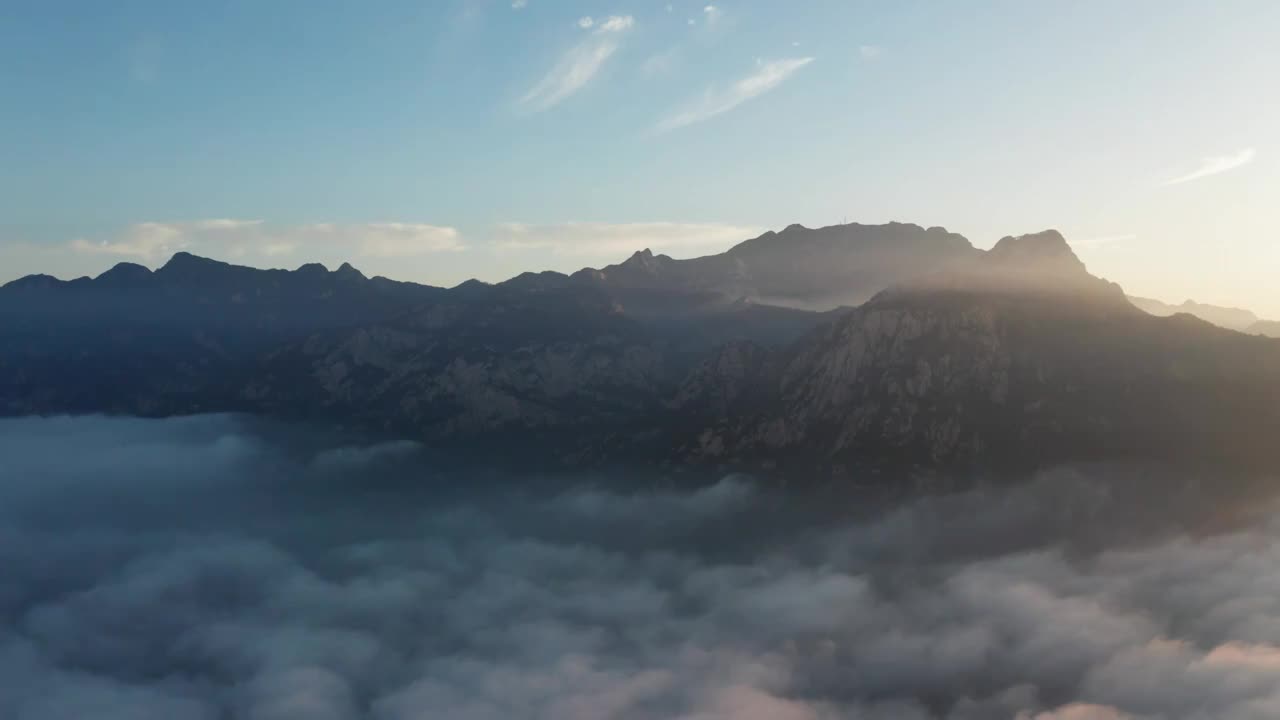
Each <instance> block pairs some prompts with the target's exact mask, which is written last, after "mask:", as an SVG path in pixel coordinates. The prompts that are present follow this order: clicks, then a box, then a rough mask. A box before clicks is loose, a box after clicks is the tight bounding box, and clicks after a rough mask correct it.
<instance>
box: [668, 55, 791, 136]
mask: <svg viewBox="0 0 1280 720" xmlns="http://www.w3.org/2000/svg"><path fill="white" fill-rule="evenodd" d="M813 60H814V59H813V58H811V57H802V58H787V59H783V60H772V61H769V62H763V63H760V65H759V67H757V68H756V71H755V72H754V73H752V74H750V75H748V76H746V77H744V78H742V79H741V80H738V81H737V82H735V83H734V84H733V85H731V86H730V87H729V88H727V89H724V90H719V91H714V90H713V91H709V92H707V93H706V94H705V95H704V96H703V97H702V99H701V100H699V101H698V102H696V103H693V104H691V105H690V106H689V107H687V108H685V109H683V110H680V111H679V112H676V113H675V114H673V115H671V116H669V117H667V118H665V119H663V120H662V121H661V122H659V123H658V126H657V128H656V129H657V131H658V132H667V131H670V130H676V129H678V128H682V127H686V126H688V125H693V124H695V123H700V122H702V121H704V120H709V119H711V118H713V117H715V116H717V115H720V114H722V113H726V112H729V111H730V110H732V109H734V108H736V107H738V106H739V105H741V104H742V103H744V102H747V101H748V100H751V99H753V98H757V97H760V96H761V95H763V94H765V93H767V92H769V91H770V90H773V89H774V88H776V87H778V86H779V85H781V84H782V83H784V82H786V81H787V79H789V78H790V77H791V76H792V75H794V74H795V73H796V71H797V70H799V69H800V68H802V67H804V66H805V65H808V64H809V63H811V62H813Z"/></svg>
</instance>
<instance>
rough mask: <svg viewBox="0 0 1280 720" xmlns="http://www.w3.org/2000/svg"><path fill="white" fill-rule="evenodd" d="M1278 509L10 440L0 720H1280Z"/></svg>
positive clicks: (282, 438)
mask: <svg viewBox="0 0 1280 720" xmlns="http://www.w3.org/2000/svg"><path fill="white" fill-rule="evenodd" d="M1269 488H1270V483H1268V482H1267V479H1266V478H1249V479H1242V478H1224V477H1214V476H1212V474H1211V473H1205V472H1196V471H1191V470H1183V471H1180V472H1177V473H1173V472H1169V471H1162V470H1158V469H1152V468H1136V467H1131V468H1124V469H1121V468H1115V467H1110V468H1106V467H1087V466H1086V467H1072V468H1061V469H1057V470H1053V471H1048V472H1044V473H1040V474H1039V475H1037V476H1035V477H1033V478H1027V479H1025V480H1023V481H1022V482H1019V483H1016V484H1013V485H1008V486H1001V487H988V488H985V489H975V490H971V491H968V492H964V493H957V494H951V495H946V496H932V497H919V498H915V499H906V500H899V501H896V502H894V503H886V502H884V501H876V502H872V501H871V500H870V499H868V498H865V497H859V496H858V495H857V494H855V493H846V492H837V491H834V490H831V489H826V490H815V491H812V492H811V493H800V492H797V491H794V490H793V491H791V492H790V493H786V494H784V493H782V492H780V491H778V490H776V489H773V488H771V487H770V486H767V485H762V484H760V483H756V482H753V481H751V480H749V479H745V478H737V477H729V478H725V479H723V480H720V481H719V482H718V483H714V484H707V485H699V486H696V487H691V486H690V483H689V482H688V481H682V482H676V481H672V480H664V479H662V478H656V477H655V478H652V479H650V480H645V479H644V478H643V477H641V478H640V479H637V478H634V477H633V478H628V479H627V481H626V482H622V481H614V479H612V478H610V477H606V476H582V477H576V478H548V477H545V476H537V475H532V474H531V475H530V476H528V477H512V476H510V475H503V474H501V473H495V472H480V471H475V472H465V471H462V470H460V469H458V468H457V467H449V466H447V465H445V464H442V463H439V462H437V459H436V458H434V457H433V456H431V455H430V454H428V453H426V452H424V451H422V450H421V449H420V448H418V447H417V446H416V445H413V444H412V443H373V442H363V443H362V442H357V441H352V440H351V439H349V438H346V439H344V438H342V437H339V436H338V435H336V434H325V433H319V432H316V431H310V430H302V429H299V428H288V427H280V426H273V425H269V424H266V423H262V422H259V421H255V420H252V419H249V418H242V417H235V416H203V417H191V418H182V419H171V420H139V419H120V418H115V419H107V418H94V417H90V418H45V419H16V420H0V717H3V718H12V719H13V720H64V719H65V720H72V719H75V720H81V719H82V718H94V719H95V720H139V719H143V720H145V719H149V718H155V719H157V720H188V719H191V720H206V719H207V720H214V719H222V718H249V719H252V720H302V719H306V720H329V719H334V720H337V719H339V718H370V719H376V720H410V719H418V718H447V719H449V720H489V719H494V720H498V719H503V720H505V719H509V718H534V719H540V718H545V719H547V720H552V719H555V720H587V719H596V718H619V719H622V720H628V719H633V718H683V719H685V720H694V719H698V720H713V719H721V718H723V719H726V720H728V719H730V718H733V719H741V720H817V719H826V718H867V719H872V718H874V719H877V720H878V719H884V720H913V719H917V718H919V719H924V718H937V719H944V718H945V719H947V720H979V719H985V718H993V719H994V718H1002V719H1011V718H1018V719H1020V720H1034V719H1038V720H1068V719H1070V720H1096V719H1104V720H1116V719H1121V718H1123V719H1129V718H1153V719H1155V718H1161V719H1170V720H1173V719H1184V718H1185V719H1191V718H1201V719H1204V720H1209V719H1228V720H1233V719H1245V718H1258V719H1262V718H1277V717H1280V523H1278V522H1277V519H1276V518H1277V517H1278V516H1277V515H1276V514H1275V512H1274V511H1275V507H1276V506H1275V503H1274V501H1273V500H1272V499H1271V495H1270V493H1269V492H1268V489H1269Z"/></svg>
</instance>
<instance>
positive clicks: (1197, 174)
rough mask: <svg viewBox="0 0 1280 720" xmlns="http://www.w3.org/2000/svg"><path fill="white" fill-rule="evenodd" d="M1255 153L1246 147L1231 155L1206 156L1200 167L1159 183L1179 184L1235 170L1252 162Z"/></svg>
mask: <svg viewBox="0 0 1280 720" xmlns="http://www.w3.org/2000/svg"><path fill="white" fill-rule="evenodd" d="M1257 154H1258V153H1257V150H1256V149H1254V148H1246V149H1244V150H1241V151H1240V152H1238V153H1235V154H1232V155H1217V156H1214V157H1207V158H1205V159H1204V160H1202V161H1201V162H1200V167H1198V168H1196V169H1195V170H1192V171H1191V172H1189V173H1186V174H1185V175H1178V176H1177V177H1173V178H1170V179H1168V180H1165V181H1164V182H1163V183H1161V184H1162V185H1166V186H1167V185H1180V184H1182V183H1186V182H1191V181H1193V180H1199V179H1200V178H1206V177H1209V176H1211V175H1218V174H1220V173H1224V172H1227V171H1229V170H1235V169H1236V168H1238V167H1243V166H1245V165H1248V164H1249V163H1251V162H1253V159H1254V158H1255V157H1256V156H1257Z"/></svg>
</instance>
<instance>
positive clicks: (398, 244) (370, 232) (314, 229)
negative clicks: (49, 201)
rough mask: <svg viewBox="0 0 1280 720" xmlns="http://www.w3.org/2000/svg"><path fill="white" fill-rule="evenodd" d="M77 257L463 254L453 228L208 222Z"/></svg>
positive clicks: (96, 244)
mask: <svg viewBox="0 0 1280 720" xmlns="http://www.w3.org/2000/svg"><path fill="white" fill-rule="evenodd" d="M70 247H71V249H72V250H73V251H75V252H77V253H86V254H97V255H115V256H119V257H121V258H128V259H132V260H137V261H139V262H144V263H155V262H161V261H164V260H166V259H168V257H169V256H171V255H172V254H174V253H176V252H179V251H184V250H185V251H190V252H194V253H196V254H205V255H210V256H215V257H226V258H232V259H252V258H255V257H258V258H281V257H287V256H289V255H292V254H294V253H296V252H298V251H303V250H305V251H306V252H307V255H308V256H309V257H311V256H314V255H316V254H327V255H334V256H338V257H366V258H403V257H414V256H420V255H426V254H432V253H441V252H458V251H461V250H464V249H466V246H465V244H464V243H463V242H462V238H461V235H460V233H459V232H458V231H457V229H455V228H452V227H444V226H439V225H429V224H425V223H403V222H373V223H350V224H336V223H309V224H301V225H270V224H267V223H264V222H263V221H261V220H232V219H212V220H193V221H187V222H142V223H136V224H134V225H131V226H129V227H128V228H125V229H124V230H123V231H121V232H120V233H118V234H117V235H115V236H114V237H112V238H110V239H101V240H96V241H95V240H89V239H86V238H77V239H75V240H73V241H72V242H71V244H70Z"/></svg>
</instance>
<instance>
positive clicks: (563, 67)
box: [519, 15, 635, 112]
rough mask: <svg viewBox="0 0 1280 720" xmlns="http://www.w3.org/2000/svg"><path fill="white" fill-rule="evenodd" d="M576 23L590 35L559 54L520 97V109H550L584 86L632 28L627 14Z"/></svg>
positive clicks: (538, 110)
mask: <svg viewBox="0 0 1280 720" xmlns="http://www.w3.org/2000/svg"><path fill="white" fill-rule="evenodd" d="M577 24H578V27H580V28H582V29H584V30H589V31H590V33H591V34H590V35H589V36H588V37H587V39H586V40H583V41H582V42H579V43H578V44H576V45H574V46H573V47H572V48H570V49H569V50H568V51H567V52H566V53H565V54H564V55H562V56H561V58H560V60H559V61H557V62H556V64H555V65H554V66H553V67H552V68H551V70H550V71H548V72H547V74H546V75H544V76H543V77H542V79H541V80H539V81H538V83H537V84H536V85H534V86H533V87H532V88H531V89H530V90H529V92H527V93H525V94H524V96H523V97H521V98H520V101H519V106H520V107H521V108H522V109H525V110H528V111H531V112H541V111H543V110H547V109H550V108H552V107H554V106H556V105H558V104H559V103H560V102H562V101H564V100H565V99H567V98H568V97H570V96H571V95H573V94H574V93H576V92H578V91H579V90H581V89H582V88H584V87H586V86H587V85H588V84H589V83H590V82H591V81H592V80H593V79H594V78H595V77H596V75H597V74H598V73H599V72H600V69H601V68H602V67H604V65H605V63H607V62H608V61H609V58H611V57H613V54H614V53H616V52H617V51H618V47H619V45H620V43H621V38H622V35H623V34H624V33H626V31H628V30H630V29H631V27H632V26H633V25H635V19H634V18H632V17H631V16H630V15H613V16H610V17H607V18H604V19H601V20H597V19H595V18H591V17H583V18H581V19H579V20H578V23H577Z"/></svg>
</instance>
